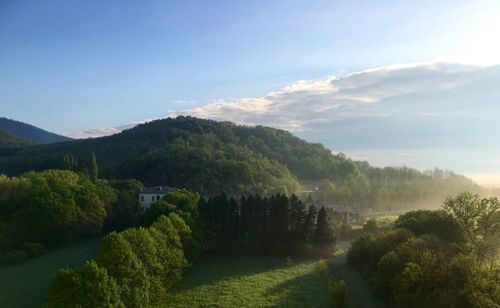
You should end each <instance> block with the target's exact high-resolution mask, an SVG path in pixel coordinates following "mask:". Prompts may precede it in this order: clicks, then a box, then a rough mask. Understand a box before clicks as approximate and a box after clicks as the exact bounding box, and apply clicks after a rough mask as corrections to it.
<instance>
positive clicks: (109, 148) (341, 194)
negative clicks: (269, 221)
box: [0, 117, 479, 209]
mask: <svg viewBox="0 0 500 308" xmlns="http://www.w3.org/2000/svg"><path fill="white" fill-rule="evenodd" d="M89 153H95V156H96V157H97V161H98V163H99V175H100V177H103V178H107V179H125V178H135V179H138V180H140V181H142V182H143V183H144V184H145V185H159V184H162V185H170V186H175V187H180V188H187V189H191V190H193V191H196V192H199V193H201V194H203V195H205V196H211V195H215V194H218V193H221V192H225V193H227V194H229V195H241V194H250V193H260V194H264V195H269V194H272V193H286V194H291V193H299V192H300V191H301V187H300V184H299V183H303V182H317V183H321V184H320V185H319V186H321V188H324V189H325V194H324V196H322V197H321V200H320V202H325V204H328V203H343V204H347V205H350V206H352V207H355V208H360V209H364V208H377V207H378V208H387V209H390V208H396V207H400V206H401V205H402V204H406V205H408V204H411V205H414V204H419V203H424V202H428V201H430V200H433V201H434V200H438V201H442V199H443V198H444V197H445V196H447V195H452V194H455V193H457V192H459V191H465V190H467V191H478V190H479V187H478V186H477V185H476V184H475V183H473V182H472V181H471V180H469V179H467V178H465V177H463V176H459V175H456V174H454V173H452V172H447V171H441V170H434V171H431V172H426V173H422V172H419V171H417V170H414V169H410V168H404V167H402V168H389V167H387V168H374V167H372V166H370V165H369V164H368V163H366V162H355V161H352V160H351V159H349V158H347V157H345V155H343V154H338V155H334V154H332V152H331V151H330V150H329V149H327V148H325V147H324V146H323V145H321V144H314V143H308V142H306V141H304V140H302V139H300V138H297V137H295V136H293V135H292V134H291V133H289V132H287V131H284V130H279V129H274V128H269V127H263V126H255V127H250V126H239V125H235V124H233V123H230V122H217V121H212V120H203V119H197V118H193V117H177V118H168V119H163V120H156V121H152V122H149V123H145V124H141V125H138V126H137V127H135V128H133V129H129V130H125V131H123V132H122V133H120V134H116V135H112V136H108V137H102V138H96V139H86V140H75V141H71V142H64V143H56V144H50V145H38V146H32V147H24V148H20V149H5V148H4V149H2V148H0V173H5V174H8V175H19V174H22V173H24V172H28V171H31V170H45V169H50V168H54V169H61V168H64V169H68V158H70V157H71V159H72V166H71V168H73V167H75V168H77V166H78V164H79V162H80V161H81V160H82V159H85V158H84V157H87V156H88V155H89ZM71 168H69V169H71ZM325 180H326V181H325Z"/></svg>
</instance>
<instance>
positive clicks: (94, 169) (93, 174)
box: [88, 152, 99, 181]
mask: <svg viewBox="0 0 500 308" xmlns="http://www.w3.org/2000/svg"><path fill="white" fill-rule="evenodd" d="M88 164H89V165H88V170H89V177H90V179H91V180H92V181H96V180H97V176H98V173H99V167H98V166H97V159H96V157H95V153H94V152H92V153H91V154H90V158H89V163H88Z"/></svg>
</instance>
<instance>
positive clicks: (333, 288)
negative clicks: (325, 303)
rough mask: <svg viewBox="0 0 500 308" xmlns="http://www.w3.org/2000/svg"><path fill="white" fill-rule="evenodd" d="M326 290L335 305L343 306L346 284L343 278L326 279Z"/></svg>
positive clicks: (344, 303)
mask: <svg viewBox="0 0 500 308" xmlns="http://www.w3.org/2000/svg"><path fill="white" fill-rule="evenodd" d="M328 292H329V293H330V296H331V297H332V300H333V302H334V303H335V307H339V308H342V307H345V306H346V298H347V284H346V282H345V281H344V280H336V279H335V278H330V280H329V281H328Z"/></svg>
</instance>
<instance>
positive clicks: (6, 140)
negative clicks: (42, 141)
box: [0, 130, 37, 148]
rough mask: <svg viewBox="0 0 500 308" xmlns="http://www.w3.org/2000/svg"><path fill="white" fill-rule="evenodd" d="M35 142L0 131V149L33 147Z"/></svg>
mask: <svg viewBox="0 0 500 308" xmlns="http://www.w3.org/2000/svg"><path fill="white" fill-rule="evenodd" d="M35 144H37V142H35V141H32V140H27V139H22V138H19V137H17V136H14V135H11V134H9V133H7V132H4V131H3V130H0V147H1V148H14V147H22V146H28V145H35Z"/></svg>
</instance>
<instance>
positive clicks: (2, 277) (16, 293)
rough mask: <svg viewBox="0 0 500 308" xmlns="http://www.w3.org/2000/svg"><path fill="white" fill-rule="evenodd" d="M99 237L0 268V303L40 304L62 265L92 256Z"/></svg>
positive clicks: (14, 305) (17, 304) (75, 263)
mask: <svg viewBox="0 0 500 308" xmlns="http://www.w3.org/2000/svg"><path fill="white" fill-rule="evenodd" d="M98 247H99V239H95V240H90V241H85V242H82V243H79V244H77V245H71V246H66V247H62V248H59V249H54V250H49V251H48V252H47V253H46V254H44V255H41V256H40V257H37V258H34V259H30V260H28V261H26V262H25V263H23V264H20V265H16V266H10V267H4V268H0V307H5V308H9V307H16V308H17V307H23V308H24V307H40V304H41V303H42V302H43V300H44V299H45V296H46V295H47V291H48V288H49V286H50V283H51V282H52V280H53V279H54V277H55V276H56V274H57V272H58V271H59V269H60V268H62V267H76V266H80V265H82V264H84V263H85V262H86V261H87V260H90V259H92V258H94V257H95V255H96V254H97V249H98Z"/></svg>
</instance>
